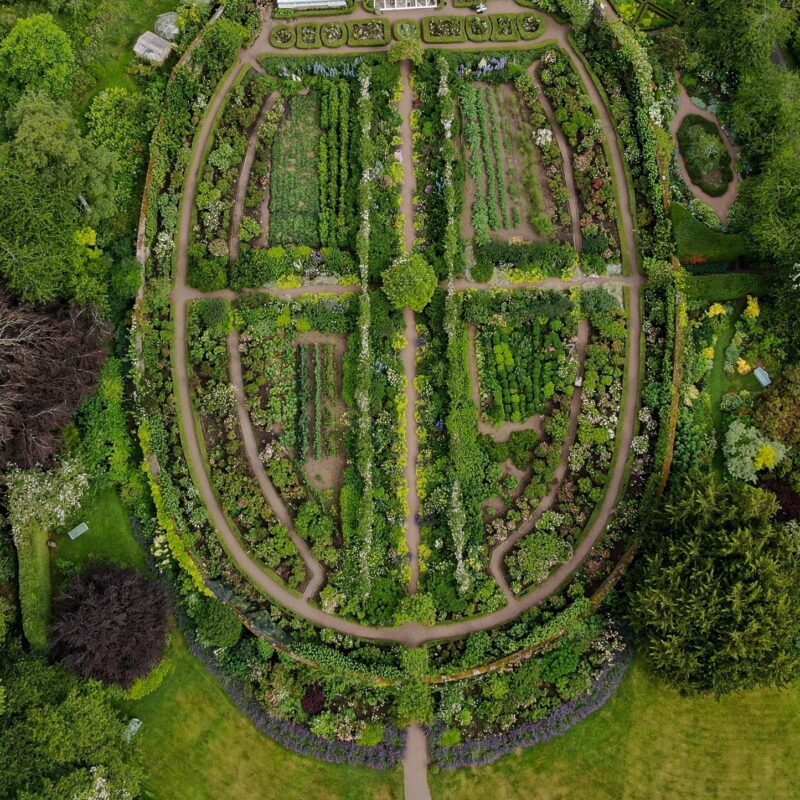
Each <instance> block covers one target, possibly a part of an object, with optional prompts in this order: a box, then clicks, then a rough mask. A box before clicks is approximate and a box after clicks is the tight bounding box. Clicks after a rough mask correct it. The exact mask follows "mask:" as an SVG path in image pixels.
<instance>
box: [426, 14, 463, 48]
mask: <svg viewBox="0 0 800 800" xmlns="http://www.w3.org/2000/svg"><path fill="white" fill-rule="evenodd" d="M422 41H424V42H427V43H428V44H458V43H459V42H466V41H467V35H466V34H465V33H464V17H447V16H435V17H423V19H422Z"/></svg>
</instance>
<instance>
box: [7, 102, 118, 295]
mask: <svg viewBox="0 0 800 800" xmlns="http://www.w3.org/2000/svg"><path fill="white" fill-rule="evenodd" d="M7 120H8V123H9V125H10V128H11V135H12V138H11V140H10V141H8V142H4V143H3V144H0V276H2V278H3V280H4V281H5V283H6V285H7V286H9V287H11V288H12V289H13V290H14V291H15V292H16V293H17V294H18V295H20V297H21V298H22V299H23V300H26V301H29V302H33V303H46V302H50V301H51V300H54V299H56V298H59V297H63V298H68V299H75V300H77V301H78V302H80V303H91V304H95V305H103V304H104V302H105V298H106V295H107V283H108V261H107V259H105V258H104V257H103V256H102V254H101V252H100V250H99V249H98V248H97V247H95V239H94V230H93V229H94V228H97V227H98V226H99V225H101V224H102V223H103V222H104V221H106V220H108V219H109V218H110V217H111V216H112V215H113V213H114V193H113V180H114V176H113V165H114V159H113V157H112V156H111V154H110V153H109V152H108V150H106V149H105V148H104V147H99V146H96V145H94V144H93V143H92V142H91V141H89V140H88V139H86V138H84V137H83V136H81V133H80V131H79V130H78V126H77V124H76V122H75V120H74V119H73V117H72V116H71V114H70V112H69V110H68V109H67V108H66V107H64V106H63V105H60V104H58V103H57V102H55V101H54V100H52V99H51V98H49V97H47V96H46V95H44V94H28V95H25V96H24V97H23V98H22V99H21V100H20V101H19V102H18V103H17V104H16V106H15V107H14V108H13V109H12V110H11V111H10V112H9V114H8V117H7Z"/></svg>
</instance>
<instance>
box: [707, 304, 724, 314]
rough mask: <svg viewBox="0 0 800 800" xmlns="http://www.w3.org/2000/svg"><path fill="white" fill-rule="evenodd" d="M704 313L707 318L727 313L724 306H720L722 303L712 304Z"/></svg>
mask: <svg viewBox="0 0 800 800" xmlns="http://www.w3.org/2000/svg"><path fill="white" fill-rule="evenodd" d="M706 313H707V314H708V316H709V317H721V316H723V315H725V314H727V313H728V312H727V311H726V310H725V306H724V305H722V303H714V304H713V305H712V306H711V308H709V309H708V311H707V312H706Z"/></svg>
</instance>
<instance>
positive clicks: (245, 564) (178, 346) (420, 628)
mask: <svg viewBox="0 0 800 800" xmlns="http://www.w3.org/2000/svg"><path fill="white" fill-rule="evenodd" d="M448 10H449V9H448ZM492 10H493V11H497V12H503V11H512V10H513V11H515V12H516V11H519V6H517V5H515V4H514V3H513V2H512V0H493V5H492ZM452 11H453V13H456V14H458V13H459V12H463V13H461V14H459V15H464V14H468V13H471V12H470V11H469V10H468V9H453V10H452ZM408 16H410V17H413V16H415V15H414V14H409V15H408ZM417 16H424V14H419V15H417ZM336 19H339V21H341V19H340V18H336ZM548 24H549V34H550V36H549V37H548V40H553V41H556V42H558V43H559V44H560V46H561V47H562V48H563V49H564V50H565V51H566V52H567V54H568V55H569V56H570V59H571V61H572V63H573V65H574V67H575V69H576V70H577V72H578V74H579V75H580V77H581V80H582V81H583V83H584V86H585V88H586V91H587V93H588V95H589V97H590V99H591V100H592V102H593V103H594V105H595V108H596V109H597V111H598V114H599V117H600V121H601V124H602V126H603V129H604V131H605V133H606V138H607V140H608V147H609V151H610V155H611V161H612V164H613V166H614V170H615V172H616V174H617V175H618V176H624V175H625V169H624V166H625V165H624V161H623V157H622V150H621V147H620V144H619V141H618V139H617V136H616V132H615V129H614V127H613V124H612V120H611V115H610V113H609V112H608V109H607V108H605V106H604V105H603V103H602V99H601V97H600V94H599V92H598V91H597V88H596V87H595V85H594V83H593V81H592V79H591V76H590V74H589V72H588V71H587V69H586V67H585V66H584V65H583V62H582V61H581V60H580V58H579V57H578V55H577V53H576V52H575V50H574V48H573V47H572V44H571V43H570V42H569V38H568V28H567V27H566V26H564V25H560V24H558V23H556V22H554V21H553V20H548ZM269 29H270V23H267V24H265V26H264V29H263V30H262V32H261V34H260V35H259V37H258V39H257V41H256V43H255V44H254V45H253V46H252V47H251V48H250V49H249V50H248V51H245V53H244V54H240V58H239V60H238V61H237V63H236V64H235V65H234V66H233V67H232V68H231V70H230V71H229V72H228V73H227V74H226V75H225V77H224V79H223V81H222V83H221V86H220V88H219V91H218V92H217V93H216V94H215V96H214V98H213V100H212V102H211V103H210V105H209V106H208V108H207V109H206V113H205V114H204V116H203V119H202V120H201V122H200V125H199V127H198V131H197V137H196V142H195V145H196V146H195V148H194V150H193V152H192V156H191V160H190V164H189V166H188V168H187V171H186V178H185V182H184V191H183V195H182V198H181V207H180V214H179V221H178V229H177V236H176V270H175V289H174V290H173V293H172V295H171V298H172V302H173V320H174V342H173V347H172V358H173V366H174V370H175V387H174V388H175V396H176V403H177V410H178V414H179V415H180V418H181V422H182V425H181V427H182V432H181V433H182V442H183V446H184V450H185V453H186V457H187V460H188V463H189V466H190V469H191V471H192V476H193V479H194V482H195V484H196V486H197V488H198V490H199V493H200V497H201V499H202V501H203V503H204V504H205V505H206V507H207V509H208V513H209V517H210V520H211V522H212V524H213V525H214V526H215V528H216V530H217V532H218V534H219V536H220V539H221V542H222V543H223V545H224V546H225V548H226V550H227V551H228V553H229V554H230V555H231V557H232V559H233V561H234V562H235V563H236V565H237V566H238V567H239V569H240V570H241V571H242V573H244V574H245V575H246V576H247V577H248V578H249V580H250V581H251V582H252V583H253V584H254V585H255V586H256V587H257V588H259V589H260V590H261V591H263V592H264V593H265V594H266V595H268V596H269V597H270V598H271V599H272V600H273V601H274V602H276V603H278V604H279V605H281V606H283V607H285V608H286V609H288V610H289V611H291V612H292V613H294V614H296V615H298V616H299V617H301V618H303V619H306V620H308V621H309V622H311V623H312V624H314V625H317V626H320V627H328V628H331V629H333V630H336V631H338V632H340V633H345V634H348V635H351V636H359V637H362V638H365V639H371V640H381V641H393V642H399V643H401V644H404V645H406V646H410V647H414V646H418V645H420V644H423V643H425V642H431V641H437V640H441V639H450V638H458V637H463V636H466V635H468V634H470V633H474V632H476V631H482V630H491V629H492V628H495V627H497V626H499V625H503V624H505V623H508V622H512V621H513V620H515V619H517V617H519V616H520V615H521V614H522V613H524V612H525V611H527V610H529V609H530V608H532V607H533V606H536V605H538V604H539V603H541V602H543V601H544V600H546V599H547V598H548V597H550V596H551V595H552V594H553V593H554V592H556V591H558V589H559V588H560V587H561V586H563V584H564V583H566V582H567V581H568V580H569V578H570V577H571V576H572V574H573V573H574V572H575V571H576V570H577V569H578V568H579V567H580V566H581V564H582V563H583V561H584V559H585V558H586V556H587V555H588V554H589V553H590V552H591V550H592V548H593V547H594V545H595V543H596V542H597V540H598V539H599V538H600V536H601V535H602V534H603V532H604V531H605V528H606V525H607V523H608V520H609V518H610V516H611V514H612V513H613V511H614V507H615V506H616V503H617V500H618V498H619V496H620V492H621V490H622V487H623V485H624V483H625V472H626V463H627V457H628V455H629V453H630V448H631V443H632V441H633V436H634V433H635V431H636V420H637V409H638V397H639V386H640V377H641V375H640V373H641V363H640V342H641V332H642V322H641V309H640V288H641V282H642V281H641V278H640V277H639V256H638V252H637V250H636V241H635V235H634V215H633V211H632V199H631V197H630V194H629V191H628V186H627V183H625V182H624V181H623V183H622V184H621V185H618V186H617V193H618V196H619V201H620V202H619V208H620V216H621V220H622V228H623V230H622V232H621V235H622V237H623V239H624V241H625V243H626V245H627V249H628V252H629V253H630V257H629V260H627V261H626V264H625V266H626V268H627V270H628V271H629V273H630V277H629V278H628V279H627V281H624V282H625V284H626V285H627V286H628V287H629V292H628V296H627V303H626V306H627V308H628V339H627V348H626V357H625V358H626V369H625V373H626V384H625V385H626V390H625V395H624V398H623V404H624V411H623V413H622V414H621V418H620V424H619V429H618V436H617V451H616V456H617V457H616V458H615V460H614V463H613V466H612V468H611V471H610V473H609V476H608V479H607V484H606V491H605V494H604V497H603V500H602V502H601V503H600V505H599V507H598V508H597V509H596V512H597V513H596V514H595V515H594V519H593V522H592V523H591V524H590V525H589V527H588V528H587V530H586V531H585V535H584V537H583V538H582V540H581V541H580V542H579V543H578V545H577V546H576V548H575V551H574V553H573V555H572V557H571V558H570V559H569V560H568V561H566V562H565V563H563V564H561V565H560V566H559V567H558V569H556V570H555V571H554V572H553V573H552V575H550V577H549V578H548V579H547V580H546V581H544V582H543V583H542V584H540V585H539V586H537V587H535V588H534V589H532V590H531V591H530V592H528V593H527V594H525V595H523V596H522V597H519V598H515V599H514V600H510V601H509V602H508V603H507V605H506V606H504V607H503V608H501V609H499V610H497V611H494V612H492V613H490V614H485V615H483V616H480V617H472V618H468V619H463V620H460V621H458V622H451V623H444V624H440V625H435V626H426V625H422V624H420V623H415V622H406V623H404V624H403V625H400V626H395V627H373V626H368V625H361V624H359V623H356V622H353V621H351V620H347V619H343V618H341V617H338V616H336V615H334V614H329V613H327V612H325V611H323V610H322V609H320V608H319V607H317V606H316V605H313V604H311V603H309V602H308V601H306V600H304V599H303V598H302V597H300V596H299V595H297V594H295V593H294V592H292V591H291V590H290V589H288V588H287V587H286V586H285V585H283V584H282V583H280V582H279V581H277V580H275V579H274V578H272V577H271V576H270V575H269V574H268V573H266V572H265V571H264V570H263V569H262V568H261V566H260V565H259V564H257V563H256V562H255V561H254V560H253V559H252V558H251V557H250V555H249V554H248V553H247V551H246V550H245V548H244V547H243V546H242V544H241V542H240V541H239V540H238V538H237V537H236V534H235V533H234V531H233V530H232V529H231V527H230V525H229V524H228V521H227V519H226V518H225V515H224V513H223V511H222V508H221V506H220V504H219V500H218V499H217V497H216V495H215V493H214V490H213V487H212V485H211V481H210V478H209V476H208V473H207V471H206V469H205V465H204V462H203V458H202V450H201V446H200V442H199V439H198V432H197V430H196V427H195V425H194V417H193V408H192V401H191V395H190V391H189V369H188V363H187V353H186V306H187V301H188V300H189V299H192V298H193V297H196V296H197V295H198V293H197V292H194V290H191V289H189V288H188V287H187V286H186V275H187V269H188V241H189V236H190V234H191V229H192V207H193V204H194V198H195V194H196V190H197V180H198V175H199V171H200V165H201V161H202V153H203V150H204V148H205V146H206V144H207V143H208V140H209V136H210V134H211V131H212V129H213V123H214V120H215V119H216V117H217V115H218V114H219V111H220V108H221V106H222V103H223V102H224V100H225V97H226V96H227V94H228V92H229V91H230V89H231V87H232V86H233V84H234V82H235V80H236V78H237V76H238V75H239V73H240V72H241V70H242V69H243V68H244V67H245V66H246V65H248V64H249V63H250V61H251V57H259V56H261V55H263V54H265V53H267V52H275V51H271V50H270V48H269V46H268V39H269ZM542 43H543V42H540V41H536V42H534V43H533V46H538V45H539V44H542ZM521 46H522V47H530V46H531V45H530V44H529V43H523V44H522V45H521ZM469 47H472V45H471V44H469ZM282 52H283V53H284V54H285V53H286V52H287V51H282ZM289 52H291V51H289ZM337 52H339V53H341V52H342V50H341V49H340V50H339V51H337ZM359 52H364V50H359ZM306 54H308V53H307V52H306ZM606 280H608V279H606ZM576 285H577V284H576ZM465 288H471V287H470V286H469V285H468V286H466V287H465ZM538 288H543V287H542V285H541V284H539V285H538ZM314 290H315V289H313V288H312V291H314ZM306 291H308V290H307V289H306ZM316 291H319V287H317V288H316ZM270 293H273V294H278V292H277V291H275V290H270ZM339 293H341V291H340V292H339ZM231 294H233V295H234V296H235V293H231ZM292 294H294V293H292ZM289 296H292V295H291V294H290V295H289ZM295 296H296V295H295Z"/></svg>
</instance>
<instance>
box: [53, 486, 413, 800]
mask: <svg viewBox="0 0 800 800" xmlns="http://www.w3.org/2000/svg"><path fill="white" fill-rule="evenodd" d="M78 522H86V523H87V524H88V525H89V530H88V531H87V532H86V533H84V534H83V536H81V537H80V538H78V539H76V540H75V541H74V542H73V541H70V540H69V539H68V538H67V536H66V533H65V531H67V530H69V529H70V528H71V527H73V526H74V525H76V524H77V523H78ZM55 538H56V541H57V542H58V549H57V550H56V551H55V552H54V560H55V559H65V560H68V561H72V562H73V563H75V564H77V565H79V566H85V564H86V563H87V562H88V560H89V558H90V557H91V556H99V557H102V558H108V559H110V560H113V561H117V562H119V563H123V564H132V565H134V566H137V567H140V568H143V567H144V565H145V559H144V553H143V552H142V550H141V549H140V547H139V545H138V543H137V542H136V540H135V539H134V538H133V535H132V533H131V526H130V521H129V519H128V515H127V512H126V510H125V508H124V506H123V505H122V503H121V502H120V500H119V497H118V495H117V493H116V491H115V490H114V489H107V490H104V491H102V492H97V493H95V494H92V495H90V496H89V497H87V499H86V501H85V502H84V505H83V507H82V508H81V510H80V511H79V512H76V513H75V514H74V515H73V517H72V518H71V519H70V520H69V522H68V523H67V525H65V526H64V531H62V532H61V533H60V535H57V536H56V537H55ZM44 555H45V558H46V557H47V548H46V547H45V551H44ZM54 578H56V579H57V578H58V574H57V570H56V569H55V567H54ZM170 659H171V661H172V664H173V667H172V671H171V672H170V674H169V675H168V676H167V678H166V680H165V681H164V683H163V684H162V686H161V687H160V688H159V689H158V690H157V691H156V692H154V693H153V694H152V695H150V696H149V697H146V698H144V699H143V700H138V701H136V702H133V703H129V704H127V707H126V711H127V712H128V713H130V715H131V716H135V717H138V718H139V719H141V720H142V721H143V722H144V723H145V724H144V727H143V728H142V730H141V732H140V733H139V739H140V741H141V746H142V750H143V754H144V763H145V765H146V770H147V778H146V781H145V783H146V787H147V789H148V791H149V795H147V796H148V797H149V798H152V799H153V800H178V799H179V798H180V800H183V798H186V800H189V798H191V800H223V798H225V799H226V800H227V798H236V800H272V798H275V800H311V798H317V797H322V796H323V794H320V791H321V787H325V788H324V797H325V798H331V799H332V800H333V799H335V798H341V800H361V799H362V798H364V799H365V800H366V798H369V799H370V800H372V798H375V799H376V800H400V798H401V797H402V775H401V774H400V771H399V770H398V771H396V772H393V773H389V772H378V771H376V770H372V769H367V768H355V767H339V766H333V765H330V764H325V763H323V762H320V761H315V760H313V759H310V758H304V757H301V756H298V755H295V754H294V753H291V752H289V751H287V750H284V749H283V748H282V747H280V746H278V745H277V744H275V742H273V741H272V740H271V739H269V738H267V737H266V736H264V735H263V734H262V733H261V732H260V731H258V730H257V729H256V728H255V727H254V726H253V725H252V723H251V722H250V721H249V720H248V719H247V717H245V716H244V715H243V714H241V713H240V712H239V710H238V709H237V708H236V707H235V706H234V705H233V703H232V702H231V701H230V700H229V699H228V696H227V695H226V694H225V692H224V690H223V689H222V688H221V686H220V685H219V683H218V682H217V680H216V678H214V676H213V675H211V674H210V673H209V672H208V671H207V670H206V668H205V667H204V666H203V664H201V663H200V662H199V661H198V660H197V659H196V658H195V657H194V656H192V655H191V653H189V651H188V649H187V648H186V644H185V643H184V640H183V637H182V636H181V635H180V633H178V632H177V631H176V632H175V633H174V634H173V637H172V644H171V652H170Z"/></svg>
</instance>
